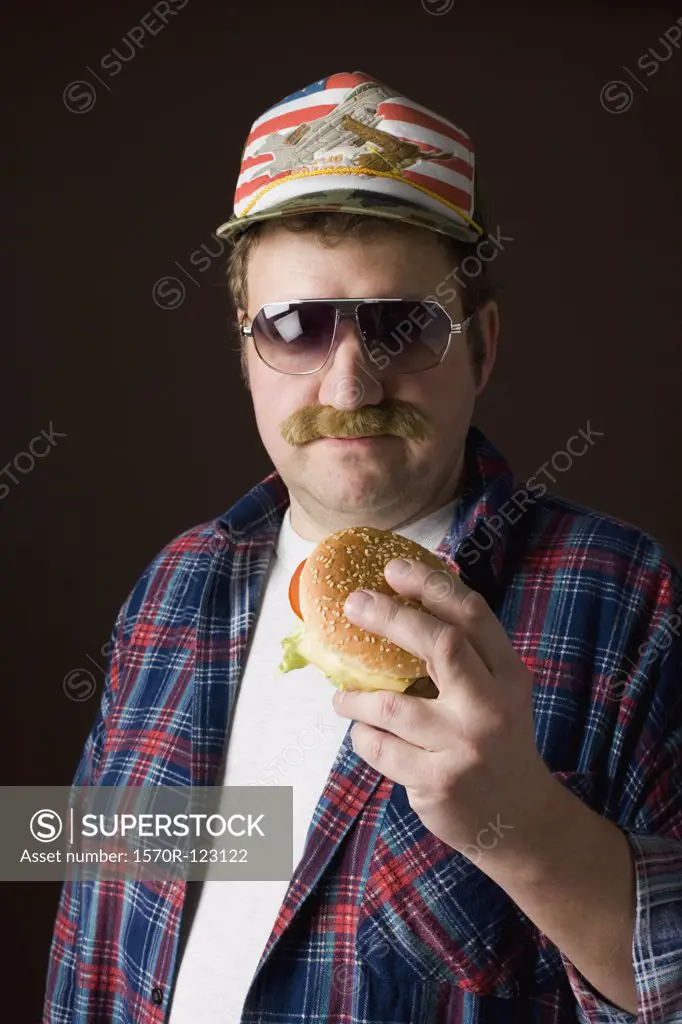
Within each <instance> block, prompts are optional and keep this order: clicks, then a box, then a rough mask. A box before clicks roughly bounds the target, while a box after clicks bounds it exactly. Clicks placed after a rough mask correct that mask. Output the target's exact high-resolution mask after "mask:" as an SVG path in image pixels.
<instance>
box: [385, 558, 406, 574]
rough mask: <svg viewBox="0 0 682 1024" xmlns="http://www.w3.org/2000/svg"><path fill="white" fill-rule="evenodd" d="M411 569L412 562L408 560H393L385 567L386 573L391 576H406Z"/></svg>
mask: <svg viewBox="0 0 682 1024" xmlns="http://www.w3.org/2000/svg"><path fill="white" fill-rule="evenodd" d="M411 568H412V562H410V560H409V559H408V558H393V559H392V560H391V561H390V562H389V563H388V565H387V566H386V572H387V573H389V574H390V575H391V576H394V577H398V576H407V574H408V572H409V571H410V569H411Z"/></svg>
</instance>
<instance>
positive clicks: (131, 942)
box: [43, 427, 682, 1024]
mask: <svg viewBox="0 0 682 1024" xmlns="http://www.w3.org/2000/svg"><path fill="white" fill-rule="evenodd" d="M465 484H466V486H465V489H464V491H463V493H462V495H461V500H460V501H458V502H457V504H456V508H455V512H454V516H453V521H452V523H451V527H450V529H449V531H448V534H447V536H446V538H445V540H444V541H443V543H442V544H441V546H440V547H439V549H438V553H439V555H440V556H441V557H442V558H443V559H444V561H445V562H446V563H447V562H454V563H456V564H457V566H458V567H459V569H460V571H461V572H462V574H463V576H464V578H465V579H466V580H467V582H468V583H469V585H470V586H472V587H474V588H475V589H477V590H479V591H480V592H481V593H483V595H484V596H485V597H486V599H487V600H488V603H489V604H490V606H491V607H492V608H493V610H494V611H495V613H496V614H497V616H498V618H499V619H500V621H501V622H502V624H503V625H504V627H505V630H506V632H507V635H508V636H509V638H510V641H511V643H512V644H513V646H514V648H515V649H516V651H517V652H518V654H519V656H520V657H521V658H522V659H523V661H524V662H525V664H526V665H527V666H528V668H529V669H530V671H531V672H532V673H533V675H534V679H535V687H534V715H535V723H536V739H537V744H538V748H539V750H540V751H541V753H542V756H543V758H544V760H545V762H546V764H547V765H548V767H549V768H550V770H551V771H552V772H553V773H555V774H556V776H557V778H558V779H560V781H561V782H562V783H563V784H564V785H566V786H569V787H570V788H571V790H572V791H573V792H574V793H576V794H577V795H579V796H580V798H581V799H583V800H584V801H585V802H587V803H588V804H589V805H590V806H591V807H592V808H594V809H595V810H596V811H598V812H599V813H600V814H602V815H603V816H605V817H606V818H608V819H610V820H611V821H613V822H615V823H616V824H617V825H618V826H619V827H620V828H621V829H622V830H623V832H624V833H625V835H626V836H627V838H628V840H629V843H630V846H631V850H632V855H633V859H634V865H635V874H636V888H637V915H636V927H635V933H634V941H633V945H632V956H633V963H634V968H635V976H636V983H637V992H638V1001H639V1010H638V1016H637V1017H636V1018H635V1017H634V1016H633V1015H632V1014H630V1013H627V1012H625V1011H623V1010H620V1009H617V1008H616V1007H615V1006H613V1005H612V1004H611V1003H609V1002H607V1001H606V1000H604V999H603V998H601V997H600V995H599V994H598V993H597V992H596V991H595V990H594V989H593V988H592V987H591V986H590V984H589V983H588V982H587V980H586V979H585V978H584V977H582V976H581V974H580V973H579V972H578V971H577V970H576V969H575V967H574V966H573V965H572V964H571V963H570V962H569V961H568V959H567V958H566V957H565V956H564V955H563V954H562V953H561V951H560V950H559V949H558V948H557V947H556V946H555V945H554V944H553V943H552V942H550V941H549V939H548V938H547V937H546V936H544V935H543V934H542V933H541V932H540V931H539V930H538V929H537V928H536V927H535V926H534V925H533V923H532V922H531V921H530V920H529V918H527V917H526V916H525V914H524V913H523V912H522V911H521V910H520V908H519V907H517V905H516V904H515V903H514V902H513V901H512V900H511V899H510V898H509V897H508V896H507V894H506V893H505V892H504V891H503V890H502V889H501V888H500V887H498V886H497V885H496V884H495V883H494V882H493V881H492V880H490V879H489V878H488V877H487V876H486V875H485V874H484V873H483V872H482V871H480V870H479V869H478V868H477V867H476V866H475V864H474V863H473V862H472V861H471V860H468V859H467V858H466V857H465V856H463V855H461V854H460V853H457V852H456V851H454V850H452V849H451V848H450V847H448V846H447V845H446V844H444V843H443V842H441V841H440V840H438V839H437V838H436V837H435V836H433V835H432V834H431V833H430V832H428V831H427V829H425V828H424V826H423V825H422V824H421V822H420V820H419V818H418V817H417V815H416V814H415V813H414V812H413V811H412V809H411V808H410V806H409V803H408V802H407V799H406V794H405V790H404V788H403V787H402V786H399V785H396V784H394V783H392V782H391V780H390V779H388V778H386V777H384V776H382V775H380V774H379V773H377V772H376V771H374V770H373V769H372V768H371V767H370V766H369V765H368V764H367V763H366V762H364V761H363V760H362V759H361V758H360V757H359V756H358V755H356V754H355V753H354V751H353V750H352V747H351V745H350V743H349V738H348V734H346V737H345V739H344V741H343V743H342V744H341V746H340V748H339V751H338V753H337V757H336V760H335V762H334V765H333V767H332V770H331V772H330V775H329V777H328V781H327V784H326V786H325V789H324V791H323V793H322V795H321V798H320V801H319V803H318V806H317V808H316V810H315V813H314V815H313V819H312V822H311V825H310V829H309V832H308V836H307V840H306V846H305V850H304V853H303V856H302V858H301V860H300V862H299V864H298V865H297V867H296V869H295V872H294V875H293V878H292V880H291V883H290V885H289V888H288V890H287V893H286V896H285V898H284V902H283V904H282V906H281V908H280V911H279V914H278V916H277V920H276V922H275V924H274V928H273V930H272V933H271V935H270V938H269V940H268V942H267V945H266V947H265V949H264V950H263V954H262V957H261V960H260V963H259V966H258V969H257V971H256V975H255V978H254V980H253V982H252V984H251V987H250V989H249V992H248V995H247V998H246V1003H245V1006H244V1011H243V1016H242V1022H243V1024H294V1022H296V1024H303V1022H305V1024H329V1022H333V1024H427V1022H428V1024H445V1022H448V1024H449V1022H461V1024H569V1022H571V1024H574V1022H589V1024H598V1022H599V1024H601V1022H604V1024H606V1022H609V1024H632V1022H634V1021H635V1020H637V1021H638V1022H641V1024H672V1022H682V754H681V750H682V677H681V669H682V656H681V654H682V647H681V643H680V634H679V623H680V614H679V613H680V611H682V580H681V575H680V571H679V569H678V568H677V567H676V566H675V564H674V563H672V562H671V560H670V559H669V558H668V557H666V554H665V552H664V551H663V550H662V549H661V547H660V546H659V545H658V544H657V543H656V542H655V541H654V540H653V539H652V538H651V537H649V536H648V535H646V534H644V533H642V532H641V531H639V530H637V529H636V528H634V527H633V526H630V525H627V524H625V523H621V522H618V521H616V520H614V519H612V518H610V517H607V516H603V515H600V514H598V513H596V512H594V511H592V510H590V509H586V508H583V507H581V506H578V505H576V504H573V503H571V502H568V501H565V500H562V499H560V498H559V497H557V496H553V495H551V494H549V493H547V492H546V488H545V485H544V484H540V483H537V482H533V484H532V487H531V481H530V480H529V481H527V482H526V484H525V486H523V487H520V486H519V482H518V481H517V480H516V479H515V478H514V476H513V474H512V471H511V469H510V467H509V466H508V464H507V463H506V462H505V460H504V459H503V458H502V456H501V455H500V454H499V453H498V452H497V451H496V449H495V448H494V447H493V446H492V445H491V444H490V443H489V442H488V441H487V440H486V438H485V437H484V436H483V435H482V434H481V432H480V431H479V430H477V429H476V428H474V427H472V428H471V429H470V431H469V435H468V438H467V447H466V477H465ZM522 494H525V496H526V499H528V498H529V496H530V501H529V502H528V501H527V502H526V503H525V504H524V503H523V502H520V501H519V497H520V496H521V495H522ZM288 502H289V496H288V492H287V490H286V488H285V486H284V484H283V482H282V480H281V478H280V477H279V476H278V474H277V473H272V474H270V475H269V476H268V477H267V478H266V479H265V480H264V481H263V482H262V483H261V484H259V485H258V486H256V487H254V488H253V489H252V490H251V491H250V492H249V493H248V494H247V495H246V496H245V497H244V498H242V499H241V500H240V501H238V502H237V503H236V504H235V505H234V506H233V507H232V508H231V509H230V510H229V511H228V512H227V513H226V514H225V515H224V516H222V517H221V518H219V519H217V520H215V521H213V522H212V523H209V524H205V525H203V526H200V527H197V528H194V529H192V530H189V531H188V532H187V533H185V534H183V535H182V536H181V537H179V538H177V539H175V540H174V541H173V542H172V543H171V544H169V545H168V546H167V547H166V548H165V549H164V550H163V551H162V552H161V553H160V554H159V555H158V556H157V557H156V558H155V559H154V561H153V562H152V563H151V565H150V566H149V567H148V568H147V570H146V571H145V572H144V573H143V575H142V577H141V579H140V580H139V581H138V583H137V584H136V586H135V587H134V588H133V590H132V592H131V594H130V595H129V597H128V599H127V600H126V602H125V603H124V605H123V607H122V608H121V611H120V613H119V615H118V618H117V620H116V624H115V627H114V632H113V635H112V642H113V647H112V653H111V655H110V663H109V668H108V674H107V679H106V683H105V690H104V693H103V697H102V701H101V706H100V708H99V710H98V713H97V716H96V720H95V722H94V725H93V728H92V731H91V733H90V735H89V737H88V739H87V742H86V744H85V748H84V751H83V755H82V758H81V761H80V764H79V766H78V769H77V772H76V776H75V779H74V784H76V785H97V784H101V785H134V786H151V785H182V786H187V785H195V786H207V785H214V784H217V783H218V784H219V778H218V770H219V766H220V764H221V757H222V754H223V747H224V740H225V736H226V731H227V726H228V722H229V720H230V716H231V714H232V711H233V709H234V706H235V699H236V697H237V693H238V689H239V682H240V677H241V674H242V670H243V666H244V661H245V657H246V653H247V643H248V640H249V637H250V634H251V631H252V629H253V626H254V622H255V619H256V616H257V613H258V606H259V596H260V593H261V588H262V585H263V581H264V578H265V573H266V569H267V566H268V562H269V560H270V557H271V554H272V552H273V550H274V547H275V544H276V541H277V535H278V530H279V527H280V524H281V521H282V517H283V515H284V512H285V510H286V507H287V505H288ZM521 505H523V508H522V509H521ZM493 516H495V517H496V518H495V519H492V518H491V517H493ZM491 527H492V528H491ZM349 728H350V726H349ZM194 884H197V883H189V885H190V886H192V885H194ZM190 903H191V900H190V899H189V898H188V885H187V883H185V882H182V881H173V882H168V881H165V882H157V883H153V882H151V883H150V882H142V881H140V880H137V881H133V880H128V881H124V880H115V881H99V882H98V881H97V880H88V881H83V880H75V881H69V882H65V883H64V884H63V888H62V894H61V898H60V903H59V908H58V912H57V917H56V922H55V928H54V936H53V941H52V948H51V954H50V962H49V968H48V978H47V989H46V996H45V1007H44V1016H43V1022H44V1024H103V1022H105V1021H106V1022H114V1024H129V1022H132V1021H135V1022H136V1024H161V1022H162V1021H164V1020H165V1019H166V1018H167V1015H168V1008H169V1000H170V996H171V992H172V986H173V980H174V977H175V974H176V971H177V967H178V962H179V949H180V948H181V942H182V941H184V936H185V935H186V929H187V926H188V924H189V920H190V918H189V914H190V911H189V909H188V908H189V905H190ZM183 909H184V914H183ZM183 918H184V920H183ZM181 922H182V924H183V927H182V929H181ZM235 924H237V925H238V922H235ZM197 1024H200V1022H197Z"/></svg>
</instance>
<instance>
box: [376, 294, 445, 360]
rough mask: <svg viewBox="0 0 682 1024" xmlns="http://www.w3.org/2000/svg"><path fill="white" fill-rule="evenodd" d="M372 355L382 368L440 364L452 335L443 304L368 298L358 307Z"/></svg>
mask: <svg viewBox="0 0 682 1024" xmlns="http://www.w3.org/2000/svg"><path fill="white" fill-rule="evenodd" d="M358 316H359V319H360V326H361V329H362V332H363V334H364V336H365V339H366V341H367V345H368V348H369V352H370V356H371V358H372V360H373V361H374V362H375V363H376V365H377V366H378V367H379V369H387V368H389V367H392V368H393V369H394V370H396V371H397V372H399V373H400V372H402V373H408V372H411V371H415V370H427V369H429V367H432V366H437V365H438V363H439V362H440V360H441V358H442V356H443V353H444V352H445V349H446V346H447V343H448V338H449V336H450V320H449V318H448V316H447V314H446V312H445V310H443V309H441V307H440V306H439V305H437V304H436V303H433V302H428V301H423V302H416V301H413V300H410V299H407V300H406V299H385V300H380V301H378V302H366V303H365V304H364V305H362V306H360V309H359V310H358Z"/></svg>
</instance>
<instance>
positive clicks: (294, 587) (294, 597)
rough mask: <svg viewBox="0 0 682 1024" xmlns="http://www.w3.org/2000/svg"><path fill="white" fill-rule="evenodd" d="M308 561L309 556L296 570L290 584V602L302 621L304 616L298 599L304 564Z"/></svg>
mask: <svg viewBox="0 0 682 1024" xmlns="http://www.w3.org/2000/svg"><path fill="white" fill-rule="evenodd" d="M307 561H308V559H307V558H304V559H303V561H302V562H301V564H300V565H299V566H298V568H297V569H296V571H295V572H294V575H293V576H292V577H291V582H290V584H289V604H290V605H291V607H292V609H293V611H294V613H295V614H296V615H298V617H299V619H300V620H301V621H303V616H302V615H301V605H300V604H299V600H298V588H299V583H300V579H301V572H302V571H303V566H304V565H305V563H306V562H307Z"/></svg>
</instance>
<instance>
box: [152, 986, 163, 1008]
mask: <svg viewBox="0 0 682 1024" xmlns="http://www.w3.org/2000/svg"><path fill="white" fill-rule="evenodd" d="M152 1002H153V1003H156V1005H157V1006H159V1005H160V1004H161V1003H162V1002H163V989H162V988H153V989H152Z"/></svg>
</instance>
